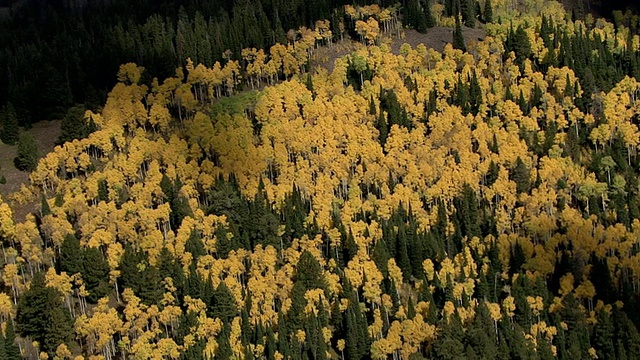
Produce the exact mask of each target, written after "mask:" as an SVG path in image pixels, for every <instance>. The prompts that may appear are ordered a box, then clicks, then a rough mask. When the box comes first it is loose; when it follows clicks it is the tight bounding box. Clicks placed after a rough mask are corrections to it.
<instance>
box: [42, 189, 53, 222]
mask: <svg viewBox="0 0 640 360" xmlns="http://www.w3.org/2000/svg"><path fill="white" fill-rule="evenodd" d="M47 215H51V207H50V206H49V203H48V202H47V198H46V196H44V193H43V194H42V196H40V217H45V216H47Z"/></svg>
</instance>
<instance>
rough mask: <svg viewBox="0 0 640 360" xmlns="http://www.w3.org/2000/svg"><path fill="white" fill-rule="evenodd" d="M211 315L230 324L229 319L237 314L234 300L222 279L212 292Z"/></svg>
mask: <svg viewBox="0 0 640 360" xmlns="http://www.w3.org/2000/svg"><path fill="white" fill-rule="evenodd" d="M211 304H212V307H211V316H212V317H216V318H218V319H220V320H222V321H223V322H224V323H225V324H231V320H233V318H234V317H236V316H237V315H238V306H237V304H236V300H235V298H234V297H233V294H232V293H231V290H229V288H228V287H227V284H225V282H224V281H221V282H220V284H219V285H218V288H217V289H216V290H215V291H214V293H213V299H212V300H211Z"/></svg>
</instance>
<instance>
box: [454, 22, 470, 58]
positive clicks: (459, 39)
mask: <svg viewBox="0 0 640 360" xmlns="http://www.w3.org/2000/svg"><path fill="white" fill-rule="evenodd" d="M453 48H454V49H459V50H462V51H467V46H466V45H465V43H464V36H463V35H462V26H461V25H460V19H459V18H458V17H456V29H455V30H454V32H453Z"/></svg>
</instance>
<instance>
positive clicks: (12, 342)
mask: <svg viewBox="0 0 640 360" xmlns="http://www.w3.org/2000/svg"><path fill="white" fill-rule="evenodd" d="M4 350H5V354H6V356H7V357H6V359H7V360H20V359H22V356H20V348H19V347H18V345H17V344H16V329H15V323H14V322H13V321H7V328H6V330H5V336H4Z"/></svg>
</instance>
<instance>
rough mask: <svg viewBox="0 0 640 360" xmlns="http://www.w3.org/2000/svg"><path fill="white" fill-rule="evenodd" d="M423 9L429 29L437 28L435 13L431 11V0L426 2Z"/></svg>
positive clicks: (425, 0)
mask: <svg viewBox="0 0 640 360" xmlns="http://www.w3.org/2000/svg"><path fill="white" fill-rule="evenodd" d="M422 9H423V11H424V14H425V18H426V19H425V20H426V26H427V28H429V29H430V28H432V27H434V26H436V19H435V18H434V17H433V11H432V10H431V0H424V1H423V5H422Z"/></svg>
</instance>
